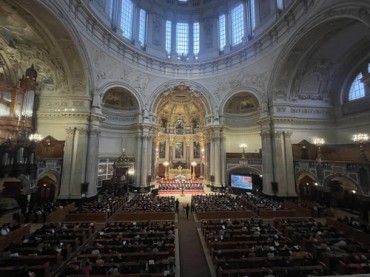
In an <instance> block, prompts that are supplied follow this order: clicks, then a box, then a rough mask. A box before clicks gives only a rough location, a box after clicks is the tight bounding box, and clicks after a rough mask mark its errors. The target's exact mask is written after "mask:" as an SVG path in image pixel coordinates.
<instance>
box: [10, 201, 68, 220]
mask: <svg viewBox="0 0 370 277" xmlns="http://www.w3.org/2000/svg"><path fill="white" fill-rule="evenodd" d="M61 207H63V205H62V204H61V203H59V202H55V203H51V202H44V203H42V204H41V205H37V206H35V207H33V208H30V209H29V211H28V212H26V213H24V214H18V213H15V214H14V219H15V220H17V221H18V222H19V223H44V222H45V221H46V218H47V216H48V215H49V214H51V213H53V212H54V211H56V210H57V209H60V208H61Z"/></svg>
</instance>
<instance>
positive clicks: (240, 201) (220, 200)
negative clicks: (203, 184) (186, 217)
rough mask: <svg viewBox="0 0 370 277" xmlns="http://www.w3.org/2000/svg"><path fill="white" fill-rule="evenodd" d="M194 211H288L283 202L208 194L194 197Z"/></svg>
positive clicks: (192, 201)
mask: <svg viewBox="0 0 370 277" xmlns="http://www.w3.org/2000/svg"><path fill="white" fill-rule="evenodd" d="M191 204H192V209H193V211H195V212H205V211H245V210H252V211H256V212H258V210H273V211H276V210H286V209H287V208H286V207H285V206H284V205H283V203H282V202H280V201H277V200H273V199H270V198H267V197H262V196H255V195H252V194H250V195H249V194H243V195H238V196H234V195H229V194H208V195H192V198H191Z"/></svg>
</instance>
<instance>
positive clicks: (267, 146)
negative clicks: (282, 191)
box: [261, 126, 276, 195]
mask: <svg viewBox="0 0 370 277" xmlns="http://www.w3.org/2000/svg"><path fill="white" fill-rule="evenodd" d="M261 139H262V165H263V189H262V191H263V193H264V194H267V195H273V194H274V192H273V190H272V182H274V181H276V180H275V171H274V170H275V168H274V162H275V161H274V155H273V152H274V150H273V147H272V137H271V131H270V130H269V128H268V127H267V126H264V128H262V130H261Z"/></svg>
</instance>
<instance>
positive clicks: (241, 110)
mask: <svg viewBox="0 0 370 277" xmlns="http://www.w3.org/2000/svg"><path fill="white" fill-rule="evenodd" d="M258 109H259V102H258V99H257V97H256V96H255V95H254V94H252V93H250V92H247V91H242V92H239V93H237V94H235V95H233V96H232V97H230V98H229V99H228V100H227V101H226V103H225V106H224V109H223V111H224V114H248V113H252V112H256V111H258Z"/></svg>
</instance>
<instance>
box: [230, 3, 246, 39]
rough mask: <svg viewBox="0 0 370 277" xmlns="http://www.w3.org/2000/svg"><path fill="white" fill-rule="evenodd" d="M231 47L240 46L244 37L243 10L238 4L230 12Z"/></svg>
mask: <svg viewBox="0 0 370 277" xmlns="http://www.w3.org/2000/svg"><path fill="white" fill-rule="evenodd" d="M230 15H231V45H232V46H235V45H237V44H240V43H241V42H242V40H243V37H244V9H243V5H242V4H239V5H237V6H236V7H235V8H233V9H232V10H231V13H230Z"/></svg>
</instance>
